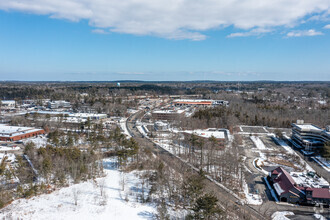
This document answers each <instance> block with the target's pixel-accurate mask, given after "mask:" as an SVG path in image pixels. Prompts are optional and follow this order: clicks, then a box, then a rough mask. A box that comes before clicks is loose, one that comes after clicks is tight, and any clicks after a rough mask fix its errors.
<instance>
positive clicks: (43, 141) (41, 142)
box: [22, 136, 48, 148]
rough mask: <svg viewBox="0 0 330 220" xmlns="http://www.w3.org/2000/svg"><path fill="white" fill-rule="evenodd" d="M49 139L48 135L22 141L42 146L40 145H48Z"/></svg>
mask: <svg viewBox="0 0 330 220" xmlns="http://www.w3.org/2000/svg"><path fill="white" fill-rule="evenodd" d="M47 140H48V138H47V137H46V136H37V137H31V138H27V139H24V140H22V141H23V143H24V145H26V144H28V143H30V142H32V143H34V144H35V146H36V148H40V147H46V145H47Z"/></svg>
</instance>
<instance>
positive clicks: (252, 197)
mask: <svg viewBox="0 0 330 220" xmlns="http://www.w3.org/2000/svg"><path fill="white" fill-rule="evenodd" d="M243 190H244V194H245V200H246V202H247V203H248V204H251V205H261V204H262V199H261V196H260V195H258V194H252V193H249V188H248V185H247V183H246V182H244V184H243Z"/></svg>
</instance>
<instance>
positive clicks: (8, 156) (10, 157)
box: [0, 153, 16, 162]
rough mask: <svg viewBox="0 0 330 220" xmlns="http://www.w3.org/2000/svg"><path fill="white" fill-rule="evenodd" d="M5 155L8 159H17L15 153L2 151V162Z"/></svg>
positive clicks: (0, 157) (0, 154)
mask: <svg viewBox="0 0 330 220" xmlns="http://www.w3.org/2000/svg"><path fill="white" fill-rule="evenodd" d="M4 157H7V161H11V162H14V161H16V156H15V154H11V153H7V154H5V153H0V162H1V161H2V159H3V158H4Z"/></svg>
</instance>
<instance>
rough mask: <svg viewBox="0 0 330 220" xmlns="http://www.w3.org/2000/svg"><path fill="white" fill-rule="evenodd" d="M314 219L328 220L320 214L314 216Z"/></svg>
mask: <svg viewBox="0 0 330 220" xmlns="http://www.w3.org/2000/svg"><path fill="white" fill-rule="evenodd" d="M314 218H315V219H319V220H326V218H325V217H323V216H322V215H320V214H314Z"/></svg>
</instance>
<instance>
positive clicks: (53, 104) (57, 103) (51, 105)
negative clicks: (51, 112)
mask: <svg viewBox="0 0 330 220" xmlns="http://www.w3.org/2000/svg"><path fill="white" fill-rule="evenodd" d="M48 108H51V109H54V108H71V104H70V102H67V101H64V100H58V101H52V102H48Z"/></svg>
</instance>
